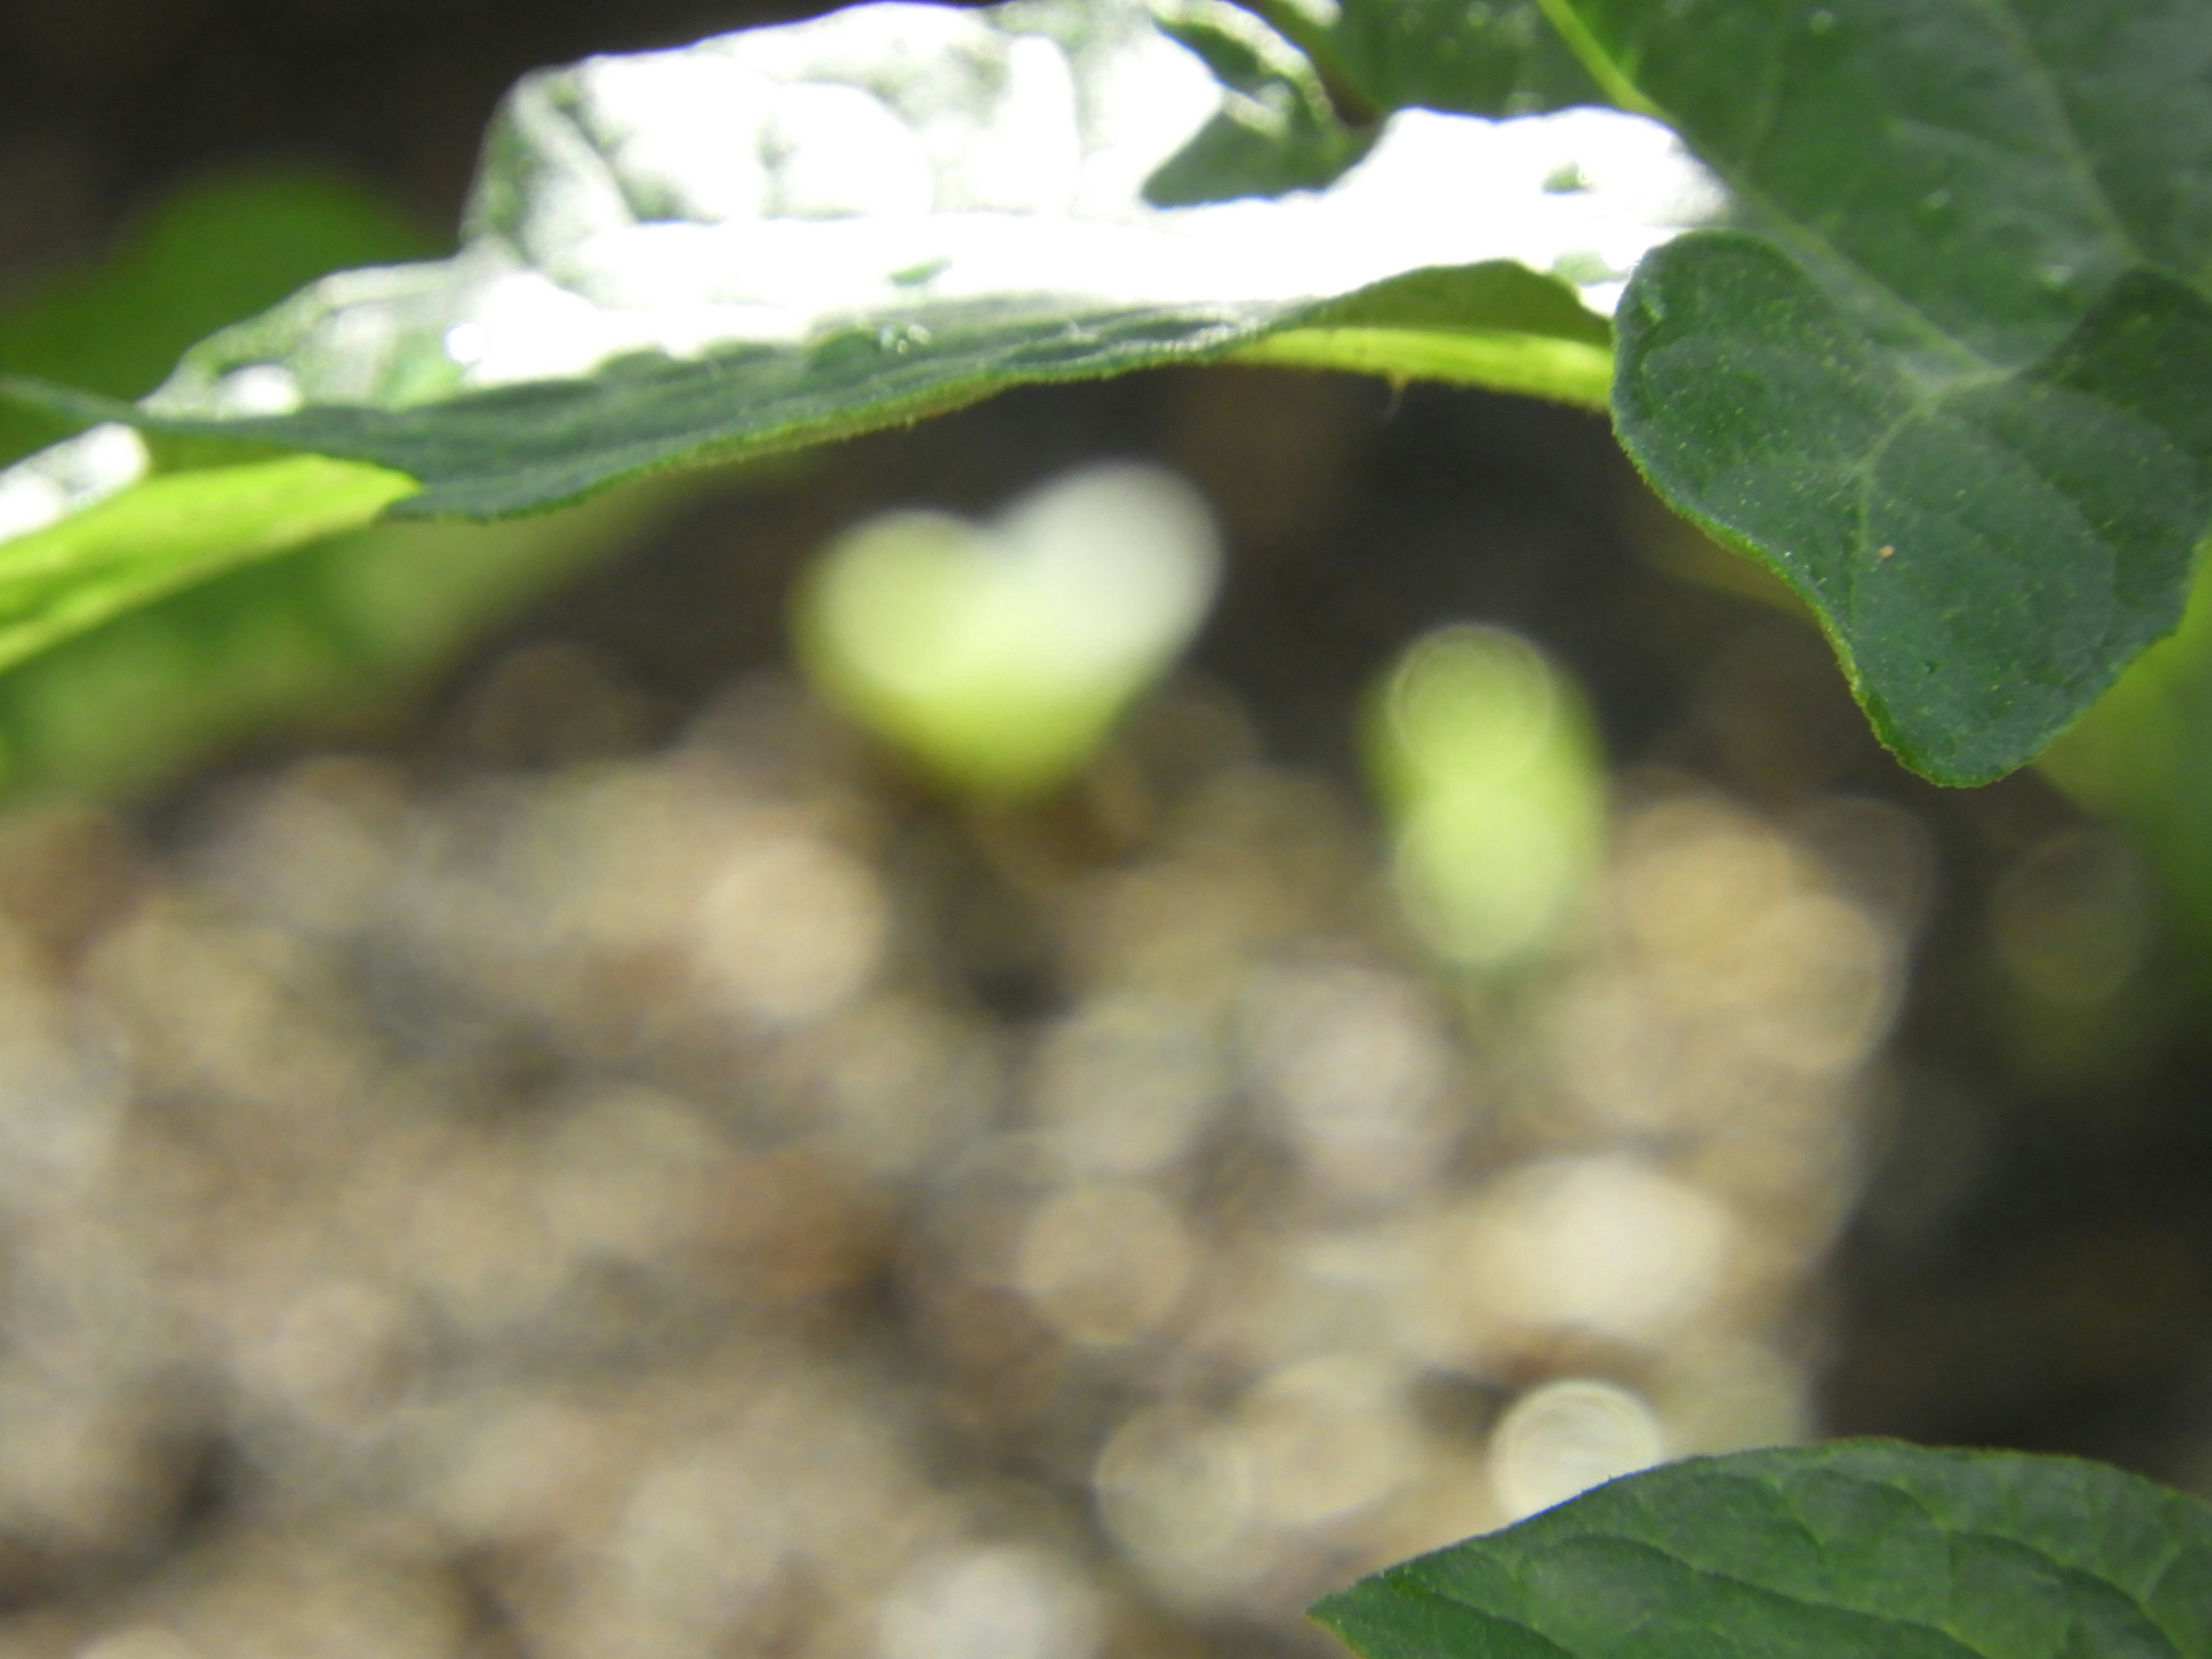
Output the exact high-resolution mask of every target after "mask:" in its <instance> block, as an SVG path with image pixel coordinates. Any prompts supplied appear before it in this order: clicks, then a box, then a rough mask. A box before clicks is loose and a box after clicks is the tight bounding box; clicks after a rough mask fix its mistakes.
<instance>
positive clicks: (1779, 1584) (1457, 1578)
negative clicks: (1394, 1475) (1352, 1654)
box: [1314, 1442, 2212, 1659]
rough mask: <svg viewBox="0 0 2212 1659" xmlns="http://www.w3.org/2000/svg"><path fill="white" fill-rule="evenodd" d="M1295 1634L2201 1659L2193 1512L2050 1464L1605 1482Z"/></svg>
mask: <svg viewBox="0 0 2212 1659" xmlns="http://www.w3.org/2000/svg"><path fill="white" fill-rule="evenodd" d="M1314 1616H1315V1617H1316V1619H1317V1620H1320V1621H1321V1622H1322V1624H1324V1625H1326V1626H1328V1628H1330V1629H1331V1630H1333V1631H1334V1632H1337V1633H1338V1634H1339V1635H1340V1636H1341V1637H1343V1638H1344V1639H1345V1640H1346V1642H1348V1643H1349V1644H1351V1645H1352V1648H1353V1649H1354V1650H1356V1651H1357V1652H1358V1653H1359V1654H1361V1655H1363V1656H1364V1659H1613V1656H1619V1659H1772V1656H1778V1655H1785V1654H1786V1655H1788V1656H1790V1659H1871V1656H1876V1655H1879V1656H1881V1659H2212V1510H2207V1509H2206V1508H2205V1507H2204V1506H2203V1504H2198V1503H2197V1502H2196V1501H2195V1500H2193V1499H2191V1498H2184V1497H2181V1496H2180V1495H2179V1494H2177V1493H2174V1492H2166V1491H2164V1490H2162V1489H2160V1488H2159V1487H2156V1486H2152V1485H2150V1484H2149V1483H2148V1482H2147V1481H2143V1480H2138V1479H2136V1477H2134V1476H2132V1475H2129V1474H2123V1473H2121V1472H2120V1471H2119V1470H2117V1469H2113V1468H2106V1467H2104V1466H2102V1465H2099V1464H2093V1463H2086V1462H2076V1461H2075V1460H2071V1459H2064V1458H2040V1457H2029V1456H2024V1455H2015V1454H2009V1453H1985V1452H1952V1451H1928V1450H1923V1449H1917V1448H1913V1447H1908V1446H1901V1445H1895V1444H1891V1443H1881V1442H1855V1443H1854V1442H1846V1443H1838V1444H1834V1445H1829V1446H1824V1447H1818V1448H1812V1449H1792V1450H1779V1451H1759V1452H1744V1453H1738V1454H1736V1455H1732V1456H1728V1457H1718V1458H1699V1459H1693V1460H1692V1461H1690V1462H1683V1463H1677V1464H1673V1465H1669V1466H1668V1467H1665V1468H1659V1469H1655V1470H1652V1471H1650V1472H1649V1473H1647V1474H1640V1475H1632V1476H1630V1477H1629V1478H1627V1479H1626V1480H1618V1481H1615V1482H1613V1483H1612V1484H1611V1485H1609V1486H1602V1487H1600V1488H1598V1489H1597V1490H1596V1491H1595V1492H1589V1493H1586V1494H1585V1495H1584V1496H1583V1497H1582V1498H1577V1499H1575V1500H1574V1501H1572V1502H1571V1503H1569V1504H1563V1505H1561V1506H1560V1507H1559V1508H1558V1509H1555V1510H1548V1511H1547V1512H1546V1513H1544V1514H1542V1515H1540V1516H1535V1517H1534V1519H1532V1520H1529V1521H1526V1522H1522V1523H1521V1524H1520V1525H1519V1526H1516V1527H1512V1528H1507V1529H1506V1530H1504V1531H1503V1532H1498V1533H1493V1534H1489V1535H1487V1536H1486V1537H1481V1538H1476V1539H1473V1540H1470V1541H1468V1542H1467V1543H1464V1544H1460V1545H1456V1546H1455V1547H1451V1548H1449V1549H1446V1550H1441V1551H1438V1552H1437V1553H1435V1554H1432V1555H1426V1556H1423V1557H1420V1558H1419V1559H1416V1560H1413V1561H1409V1562H1407V1563H1405V1564H1404V1565H1400V1566H1396V1567H1392V1568H1389V1569H1387V1570H1385V1571H1383V1572H1380V1573H1377V1574H1376V1575H1375V1576H1374V1577H1370V1578H1368V1579H1365V1580H1363V1581H1362V1582H1361V1583H1358V1584H1355V1585H1353V1586H1352V1588H1351V1589H1347V1590H1345V1591H1342V1592H1340V1594H1338V1595H1332V1596H1329V1597H1328V1598H1326V1599H1325V1600H1323V1601H1322V1602H1320V1603H1319V1604H1318V1605H1317V1606H1316V1607H1315V1609H1314Z"/></svg>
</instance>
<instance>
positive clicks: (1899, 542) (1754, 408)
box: [1545, 0, 2212, 783]
mask: <svg viewBox="0 0 2212 1659" xmlns="http://www.w3.org/2000/svg"><path fill="white" fill-rule="evenodd" d="M1545 3H1546V6H1547V10H1548V11H1549V12H1550V14H1551V15H1552V16H1553V19H1554V21H1556V22H1557V23H1558V24H1559V27H1560V28H1561V30H1562V32H1563V33H1565V34H1567V35H1568V36H1570V37H1571V39H1572V40H1574V42H1575V43H1576V44H1577V46H1578V48H1579V49H1580V51H1581V52H1582V54H1583V58H1584V59H1585V61H1586V63H1587V64H1589V67H1590V69H1591V70H1592V72H1593V74H1594V75H1595V77H1596V78H1597V79H1598V80H1599V81H1600V82H1601V83H1602V84H1603V85H1604V86H1605V87H1606V88H1607V91H1608V93H1609V94H1611V95H1612V96H1613V99H1614V100H1615V101H1617V102H1619V103H1620V104H1621V105H1622V106H1624V107H1628V108H1635V109H1641V110H1644V111H1645V112H1650V113H1652V114H1655V115H1656V116H1657V117H1658V118H1661V119H1662V120H1664V121H1666V122H1667V123H1668V124H1669V125H1671V126H1673V127H1674V129H1675V130H1676V131H1678V132H1680V134H1681V135H1682V136H1683V137H1685V139H1686V141H1687V142H1688V143H1690V145H1691V147H1692V149H1694V150H1695V151H1696V152H1697V153H1698V155H1699V156H1700V157H1701V158H1703V159H1704V160H1705V161H1706V162H1708V163H1709V164H1710V165H1711V166H1712V167H1714V169H1715V170H1716V172H1717V173H1718V174H1719V175H1720V177H1721V178H1722V179H1723V181H1724V182H1725V183H1726V185H1728V187H1729V191H1731V194H1732V197H1733V199H1734V200H1735V204H1736V205H1737V211H1738V222H1737V224H1736V225H1735V227H1734V228H1730V229H1728V230H1724V231H1723V230H1709V231H1702V232H1699V233H1695V234H1691V235H1688V236H1686V237H1683V238H1681V239H1680V240H1677V241H1674V242H1673V243H1671V244H1669V245H1668V246H1666V247H1664V248H1663V249H1662V250H1660V251H1659V252H1656V254H1654V255H1653V256H1652V257H1651V258H1648V259H1646V260H1645V261H1644V263H1643V264H1642V265H1641V266H1640V267H1639V268H1638V271H1637V274H1636V276H1635V278H1634V280H1633V282H1632V283H1631V285H1630V289H1629V292H1628V294H1627V295H1626V297H1625V299H1624V301H1623V303H1622V307H1621V311H1620V316H1619V319H1618V328H1619V335H1620V353H1619V360H1618V368H1617V379H1616V380H1615V383H1614V390H1613V408H1614V415H1615V420H1616V424H1617V427H1618V429H1619V431H1620V436H1621V440H1622V442H1623V443H1624V444H1625V445H1626V447H1627V448H1628V450H1629V453H1631V454H1632V456H1633V457H1634V458H1635V459H1636V460H1637V462H1638V465H1640V466H1641V467H1642V468H1643V469H1644V472H1645V474H1646V476H1647V477H1649V478H1650V481H1651V482H1652V483H1653V484H1654V485H1655V486H1656V488H1657V489H1658V490H1659V491H1660V493H1661V494H1662V495H1664V496H1665V497H1666V498H1667V499H1668V501H1670V502H1671V503H1672V504H1673V505H1674V507H1677V508H1678V509H1680V511H1682V512H1683V513H1686V514H1687V515H1688V516H1689V517H1691V518H1692V519H1694V520H1697V521H1698V522H1699V523H1700V524H1702V525H1704V526H1705V527H1706V528H1708V529H1709V530H1711V531H1712V532H1714V533H1715V534H1717V535H1718V536H1720V537H1722V538H1724V539H1726V540H1729V541H1730V542H1732V543H1733V544H1735V545H1737V546H1738V547H1741V548H1742V549H1744V550H1747V551H1749V552H1751V553H1753V555H1755V556H1758V557H1759V558H1760V559H1762V560H1764V561H1765V562H1767V563H1768V564H1769V565H1771V567H1772V568H1774V569H1775V570H1776V571H1777V572H1778V574H1781V575H1782V576H1783V578H1784V580H1787V581H1788V582H1789V583H1790V586H1792V587H1794V588H1795V589H1796V591H1797V592H1799V593H1800V594H1801V595H1802V597H1803V598H1804V599H1806V600H1807V601H1808V603H1810V604H1811V605H1812V606H1813V608H1814V611H1815V612H1816V613H1817V614H1818V615H1819V617H1820V620H1821V623H1822V624H1823V625H1824V626H1825V627H1826V629H1827V630H1828V632H1829V634H1830V635H1831V637H1832V640H1833V641H1834V644H1835V646H1836V648H1837V651H1838V655H1839V656H1840V657H1841V659H1842V660H1843V662H1844V668H1845V671H1846V672H1847V673H1848V674H1849V675H1850V678H1851V680H1852V683H1853V685H1854V687H1855V689H1856V690H1857V694H1858V696H1859V697H1860V700H1861V701H1862V702H1863V704H1864V705H1865V708H1866V709H1867V712H1868V714H1869V717H1870V718H1871V720H1873V722H1874V725H1875V729H1876V731H1877V732H1879V733H1880V734H1881V737H1882V738H1883V739H1884V741H1885V742H1887V743H1888V744H1890V746H1891V747H1892V748H1893V749H1894V750H1896V751H1897V753H1898V754H1899V757H1901V758H1903V759H1904V760H1905V762H1906V763H1907V764H1909V765H1911V766H1912V767H1914V768H1916V769H1918V770H1920V771H1922V772H1924V773H1925V774H1926V775H1929V776H1930V777H1932V778H1934V779H1936V780H1937V781H1942V782H1947V783H1971V782H1977V781H1983V780H1984V779H1988V778H1991V777H1995V776H1996V775H2000V774H2002V773H2003V772H2006V771H2008V770H2010V769H2012V768H2014V767H2015V766H2018V765H2019V764H2021V763H2022V762H2023V761H2025V760H2027V759H2028V758H2029V757H2031V756H2033V754H2034V753H2035V752H2036V751H2037V750H2039V749H2040V748H2042V747H2043V746H2044V745H2045V744H2046V743H2048V742H2049V741H2050V740H2051V738H2052V737H2054V736H2055V735H2056V734H2057V732H2059V731H2060V730H2061V729H2062V728H2063V727H2064V726H2066V725H2067V723H2068V722H2069V720H2072V719H2073V718H2074V717H2075V715H2077V714H2079V713H2080V712H2081V710H2082V709H2083V708H2086V707H2087V705H2088V703H2089V702H2091V701H2092V700H2093V698H2094V697H2095V696H2097V694H2098V693H2099V692H2100V691H2101V690H2103V689H2104V688H2105V687H2106V685H2107V684H2110V683H2111V681H2112V678H2113V677H2114V675H2116V674H2117V673H2118V671H2119V669H2120V668H2121V666H2122V665H2124V664H2125V663H2126V662H2127V661H2128V660H2129V659H2130V658H2131V657H2133V656H2134V655H2135V654H2136V653H2137V652H2139V651H2140V650H2141V649H2142V647H2144V646H2145V645H2147V644H2148V643H2149V642H2150V641H2152V640H2154V639H2156V638H2157V637H2158V636H2159V635H2161V634H2164V633H2166V631H2168V630H2169V629H2172V627H2173V625H2174V623H2175V622H2176V620H2177V618H2178V617H2179V614H2180V607H2181V602H2182V597H2183V593H2184V591H2185V586H2186V584H2187V579H2188V574H2189V568H2190V550H2191V548H2192V547H2193V546H2194V544H2196V543H2197V540H2198V539H2199V538H2201V537H2202V536H2203V533H2204V531H2205V528H2206V526H2207V525H2208V523H2212V403H2208V402H2207V401H2206V399H2205V398H2204V397H2203V386H2205V385H2206V384H2207V383H2208V382H2212V287H2208V284H2212V115H2208V113H2207V112H2208V111H2212V97H2208V92H2212V6H2207V5H2206V4H2205V3H2204V0H2008V3H2002V4H2000V3H1991V0H1820V3H1817V4H1814V3H1801V0H1684V3H1676V4H1668V5H1666V6H1655V5H1651V4H1650V3H1645V0H1545Z"/></svg>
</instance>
